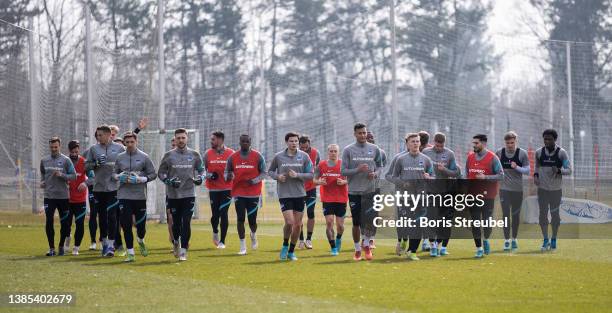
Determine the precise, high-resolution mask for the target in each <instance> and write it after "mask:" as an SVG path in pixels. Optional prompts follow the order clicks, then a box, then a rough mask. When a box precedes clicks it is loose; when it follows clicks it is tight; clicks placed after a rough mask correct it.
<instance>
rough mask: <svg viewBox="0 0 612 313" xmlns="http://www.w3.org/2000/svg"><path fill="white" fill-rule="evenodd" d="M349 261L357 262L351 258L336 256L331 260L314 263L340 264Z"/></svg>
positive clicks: (348, 262)
mask: <svg viewBox="0 0 612 313" xmlns="http://www.w3.org/2000/svg"><path fill="white" fill-rule="evenodd" d="M350 263H358V262H357V261H355V260H353V259H345V258H336V257H334V259H333V260H330V261H325V262H316V263H314V264H315V265H340V264H350Z"/></svg>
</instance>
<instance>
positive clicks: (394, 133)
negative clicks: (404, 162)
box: [389, 0, 399, 153]
mask: <svg viewBox="0 0 612 313" xmlns="http://www.w3.org/2000/svg"><path fill="white" fill-rule="evenodd" d="M389 22H390V24H391V105H392V114H391V118H392V120H391V141H392V142H393V143H392V145H391V150H392V152H393V153H398V152H399V129H398V120H397V114H398V105H397V55H396V51H395V0H389Z"/></svg>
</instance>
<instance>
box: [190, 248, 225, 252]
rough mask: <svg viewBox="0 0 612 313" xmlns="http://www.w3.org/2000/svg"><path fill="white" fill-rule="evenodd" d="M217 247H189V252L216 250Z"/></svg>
mask: <svg viewBox="0 0 612 313" xmlns="http://www.w3.org/2000/svg"><path fill="white" fill-rule="evenodd" d="M216 250H218V249H217V248H200V249H189V252H205V251H216Z"/></svg>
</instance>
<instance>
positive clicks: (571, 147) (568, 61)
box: [565, 41, 576, 192]
mask: <svg viewBox="0 0 612 313" xmlns="http://www.w3.org/2000/svg"><path fill="white" fill-rule="evenodd" d="M565 52H566V67H567V116H568V118H567V120H568V126H569V130H568V131H569V150H570V156H569V157H570V162H571V163H575V159H574V117H573V115H574V113H573V112H572V110H573V100H572V62H571V57H572V55H571V46H570V42H569V41H566V42H565ZM574 167H575V164H574ZM574 177H576V172H575V171H574V173H573V175H571V178H570V179H571V181H572V192H575V190H574Z"/></svg>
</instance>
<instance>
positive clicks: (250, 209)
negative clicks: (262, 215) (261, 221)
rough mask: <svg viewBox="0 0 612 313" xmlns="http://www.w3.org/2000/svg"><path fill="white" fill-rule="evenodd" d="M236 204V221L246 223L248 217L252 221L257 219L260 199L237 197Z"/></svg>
mask: <svg viewBox="0 0 612 313" xmlns="http://www.w3.org/2000/svg"><path fill="white" fill-rule="evenodd" d="M230 202H231V200H230ZM234 203H235V206H236V219H237V220H238V222H244V220H245V219H246V217H247V216H248V217H250V218H251V219H253V218H255V219H256V218H257V210H258V209H259V198H247V197H236V198H235V199H234Z"/></svg>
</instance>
